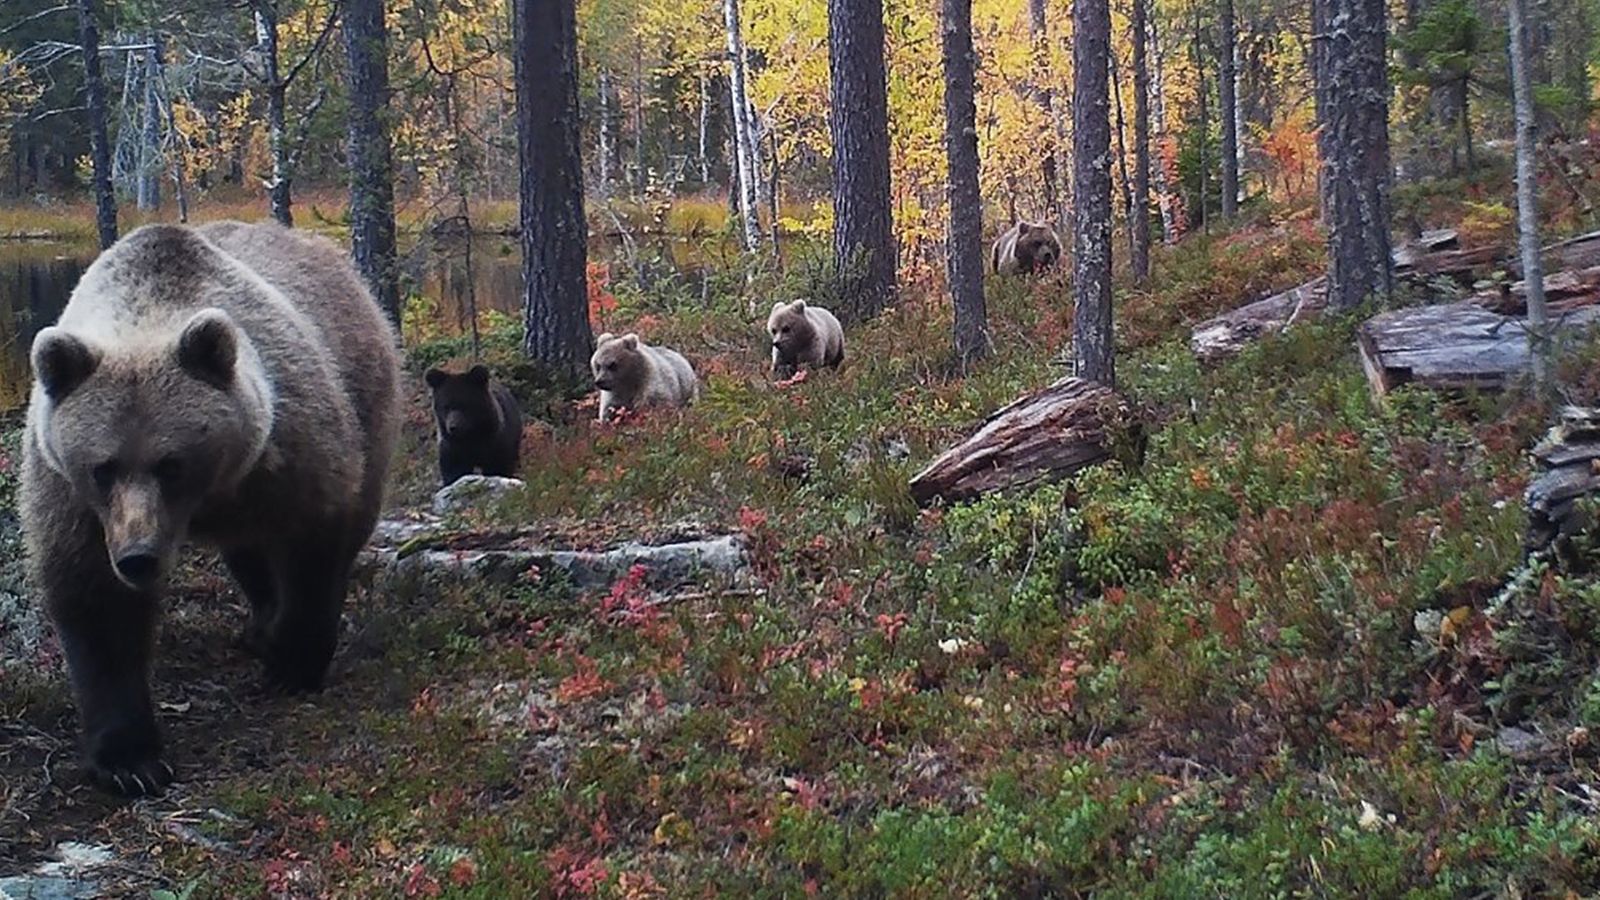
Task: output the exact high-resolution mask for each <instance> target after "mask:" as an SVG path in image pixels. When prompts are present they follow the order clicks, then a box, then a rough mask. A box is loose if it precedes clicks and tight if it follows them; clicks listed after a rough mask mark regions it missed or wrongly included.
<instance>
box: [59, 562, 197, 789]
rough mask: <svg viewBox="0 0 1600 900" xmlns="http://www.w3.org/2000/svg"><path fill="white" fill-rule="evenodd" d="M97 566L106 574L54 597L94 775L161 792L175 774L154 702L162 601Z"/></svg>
mask: <svg viewBox="0 0 1600 900" xmlns="http://www.w3.org/2000/svg"><path fill="white" fill-rule="evenodd" d="M96 555H97V556H99V557H101V559H103V558H104V556H105V553H104V551H103V550H101V551H99V552H98V553H97V554H96ZM63 562H68V561H66V560H63ZM79 566H80V568H81V567H82V564H81V563H80V564H79ZM89 568H92V569H94V570H96V572H95V575H98V576H99V577H94V576H89V577H85V576H84V574H83V573H82V572H81V571H80V572H79V574H78V575H77V576H76V578H77V580H76V583H77V584H78V585H81V586H82V587H81V590H80V591H75V592H73V593H72V594H63V593H58V592H57V591H51V596H49V598H48V603H49V607H50V610H51V616H52V618H53V619H54V621H55V624H56V633H57V634H58V635H59V636H60V638H61V647H62V650H63V651H64V652H65V654H66V657H67V670H68V673H69V674H70V675H71V678H72V686H73V693H74V694H76V696H77V702H78V718H79V721H80V723H81V725H82V731H83V742H84V750H85V755H86V757H87V763H88V771H89V776H90V778H91V779H93V781H94V782H95V784H96V785H98V786H99V787H100V788H102V789H103V790H107V791H112V792H115V793H119V794H123V795H126V796H134V797H137V796H143V795H146V794H155V793H159V792H160V791H161V789H162V788H164V787H166V786H167V785H168V784H171V783H172V780H173V777H174V776H173V771H172V768H171V767H170V766H168V765H167V764H166V763H165V762H162V760H161V734H160V731H159V730H158V729H157V728H156V717H155V705H154V704H153V703H152V702H151V699H150V662H151V657H152V656H153V655H154V650H155V628H156V619H157V615H158V614H157V599H156V597H155V596H153V595H151V594H142V593H138V592H135V591H133V590H131V589H129V588H127V587H124V586H122V584H121V582H118V581H117V580H116V579H115V578H114V577H113V576H111V574H110V567H109V566H108V565H99V564H91V565H90V566H89ZM100 570H103V571H100ZM47 583H53V584H54V585H57V586H59V585H62V584H63V583H64V581H63V580H60V579H47Z"/></svg>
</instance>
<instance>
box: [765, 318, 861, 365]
mask: <svg viewBox="0 0 1600 900" xmlns="http://www.w3.org/2000/svg"><path fill="white" fill-rule="evenodd" d="M767 334H768V335H769V336H770V337H771V338H772V374H773V375H774V376H776V377H780V378H783V377H788V376H790V375H793V374H794V373H795V370H796V369H798V368H800V367H802V366H803V367H805V368H808V369H809V368H837V367H838V366H839V364H840V363H842V362H844V329H843V328H842V327H840V325H839V320H838V319H836V318H834V315H833V313H831V312H828V311H827V310H825V309H823V308H822V307H820V306H810V305H807V303H806V301H804V300H796V301H794V302H793V303H777V304H774V305H773V307H772V314H771V315H769V316H767Z"/></svg>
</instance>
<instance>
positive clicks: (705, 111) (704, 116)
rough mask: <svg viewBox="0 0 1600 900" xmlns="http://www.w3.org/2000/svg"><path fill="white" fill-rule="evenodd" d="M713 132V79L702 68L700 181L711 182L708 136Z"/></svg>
mask: <svg viewBox="0 0 1600 900" xmlns="http://www.w3.org/2000/svg"><path fill="white" fill-rule="evenodd" d="M710 133H711V79H710V78H709V77H708V76H707V75H706V72H705V70H704V69H701V70H700V135H699V137H700V183H701V184H702V185H708V184H710V183H711V153H710V148H709V147H708V138H709V135H710Z"/></svg>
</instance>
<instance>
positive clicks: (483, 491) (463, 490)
mask: <svg viewBox="0 0 1600 900" xmlns="http://www.w3.org/2000/svg"><path fill="white" fill-rule="evenodd" d="M523 487H524V483H523V481H522V480H521V479H519V478H501V477H499V476H497V475H463V476H462V477H461V478H459V479H457V480H456V482H455V483H454V484H450V485H447V486H445V487H442V488H440V489H439V492H438V493H436V494H434V495H433V512H434V514H435V515H440V516H450V515H458V514H460V513H463V512H466V511H467V510H469V509H485V508H487V507H490V506H493V505H494V504H496V503H498V502H500V500H501V499H502V498H504V497H505V496H506V495H507V494H510V493H512V492H513V491H520V490H522V488H523Z"/></svg>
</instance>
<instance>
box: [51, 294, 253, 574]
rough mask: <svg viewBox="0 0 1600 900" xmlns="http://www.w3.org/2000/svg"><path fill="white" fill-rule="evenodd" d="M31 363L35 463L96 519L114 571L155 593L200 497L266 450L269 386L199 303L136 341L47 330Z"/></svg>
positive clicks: (238, 334)
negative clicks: (172, 325)
mask: <svg viewBox="0 0 1600 900" xmlns="http://www.w3.org/2000/svg"><path fill="white" fill-rule="evenodd" d="M31 361H32V365H33V372H34V379H35V388H34V402H33V403H32V404H31V410H30V415H31V416H32V418H33V423H32V424H33V435H34V439H35V440H36V441H37V446H38V449H39V452H40V456H41V458H42V459H43V460H44V462H45V465H47V466H48V467H49V468H51V469H52V470H54V471H55V472H56V473H57V474H59V475H60V476H61V477H62V478H63V479H65V480H66V482H67V483H68V485H69V486H70V488H71V490H72V492H73V493H74V494H75V495H76V496H77V497H78V498H80V499H81V500H82V501H83V502H84V503H85V505H86V506H88V507H89V508H90V509H92V510H93V511H94V512H95V514H96V515H97V516H98V517H99V519H100V524H101V527H102V531H103V533H104V537H105V547H106V551H107V553H108V554H109V555H110V561H111V567H112V570H113V571H114V572H115V573H116V576H117V577H118V578H119V579H120V580H122V581H123V582H124V583H125V584H127V585H128V586H129V587H132V588H134V589H137V590H151V589H153V588H155V587H156V585H157V584H159V583H160V582H161V580H162V579H163V578H164V577H165V576H166V574H167V573H168V572H169V571H170V570H171V567H172V563H173V560H174V559H175V558H176V556H177V551H178V548H179V547H180V546H181V545H182V543H183V541H184V540H185V537H186V535H187V533H188V530H189V526H190V523H191V521H192V519H193V518H194V516H195V514H196V512H197V511H199V509H200V508H201V506H202V504H203V503H204V502H205V501H206V500H207V499H208V498H211V497H214V496H218V495H225V494H228V493H230V492H232V491H233V490H234V489H235V488H237V487H238V485H239V483H240V482H241V481H243V480H244V478H245V477H246V476H247V475H248V474H249V473H250V471H251V470H252V469H254V468H255V466H256V465H257V463H258V462H260V460H261V459H262V457H263V455H264V454H265V452H266V447H267V440H268V438H269V436H270V435H271V432H272V421H273V392H272V387H271V385H270V383H269V382H268V381H267V379H266V375H265V374H264V370H263V368H262V364H261V360H260V358H259V357H258V356H257V355H256V351H255V348H254V346H253V345H252V344H251V342H250V340H249V338H248V337H247V336H246V335H245V333H244V332H243V331H242V330H241V329H240V328H239V327H238V325H237V324H235V322H234V320H233V319H232V318H231V317H230V316H229V315H228V314H227V313H226V312H224V311H223V310H220V309H215V308H207V309H201V310H199V311H197V312H192V313H190V314H188V318H187V320H186V321H182V322H181V323H179V324H178V325H177V327H176V328H175V329H157V328H151V329H147V331H146V333H144V334H143V335H142V336H141V340H138V341H123V340H117V341H108V340H104V339H103V336H102V337H101V339H97V338H96V337H95V336H92V335H89V334H81V333H75V332H74V331H72V330H69V329H67V328H64V327H62V326H60V325H54V326H50V327H48V328H45V329H43V330H41V331H40V332H39V334H38V335H37V336H36V337H35V338H34V341H33V348H32V353H31Z"/></svg>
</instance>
